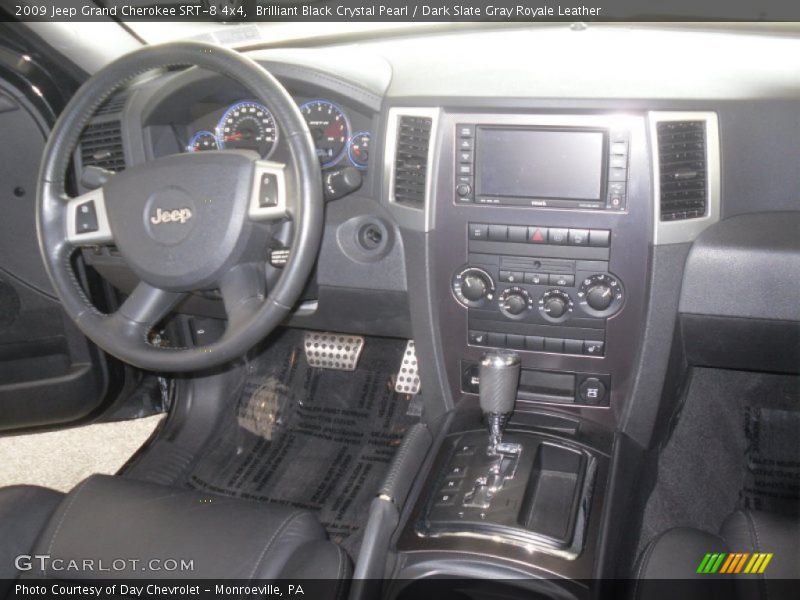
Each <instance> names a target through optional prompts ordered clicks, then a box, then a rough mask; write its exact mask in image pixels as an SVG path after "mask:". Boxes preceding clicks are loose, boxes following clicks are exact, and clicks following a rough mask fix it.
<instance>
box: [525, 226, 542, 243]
mask: <svg viewBox="0 0 800 600" xmlns="http://www.w3.org/2000/svg"><path fill="white" fill-rule="evenodd" d="M528 241H529V242H531V243H533V244H546V243H547V229H544V228H542V227H528Z"/></svg>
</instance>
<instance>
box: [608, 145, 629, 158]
mask: <svg viewBox="0 0 800 600" xmlns="http://www.w3.org/2000/svg"><path fill="white" fill-rule="evenodd" d="M611 154H616V155H617V156H620V155H621V156H627V154H628V144H627V143H625V142H613V143H612V144H611Z"/></svg>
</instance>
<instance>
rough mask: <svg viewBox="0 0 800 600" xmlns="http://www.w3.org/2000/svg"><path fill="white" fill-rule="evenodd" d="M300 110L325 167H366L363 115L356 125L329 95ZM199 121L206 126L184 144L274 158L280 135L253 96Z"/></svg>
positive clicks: (367, 142) (197, 149) (269, 114)
mask: <svg viewBox="0 0 800 600" xmlns="http://www.w3.org/2000/svg"><path fill="white" fill-rule="evenodd" d="M299 108H300V112H301V113H302V115H303V117H304V118H305V121H306V124H307V125H308V128H309V130H310V132H311V135H312V137H313V139H314V145H315V146H316V149H317V156H318V157H319V161H320V165H321V166H322V168H323V169H327V168H331V167H334V166H347V165H352V166H354V167H356V168H358V169H361V170H366V169H367V166H368V164H369V145H370V132H369V131H368V130H366V127H365V126H366V125H368V122H365V119H364V118H363V117H361V116H360V115H358V116H356V118H357V119H358V125H359V126H358V127H353V125H352V124H351V120H350V118H349V117H348V115H347V113H346V112H345V110H344V109H343V108H341V107H340V106H339V105H338V104H336V103H334V102H332V101H330V100H326V99H312V100H308V101H305V102H303V103H302V104H300V106H299ZM220 112H221V114H220ZM217 115H219V116H218V117H217ZM195 124H196V125H201V127H200V128H195V129H193V130H191V135H190V137H189V139H188V143H187V144H186V147H185V151H187V152H203V151H206V150H225V149H246V150H255V151H256V152H258V153H259V154H260V155H261V156H262V157H263V158H270V156H272V154H273V152H274V151H275V149H276V147H277V146H278V143H279V139H280V134H281V132H280V128H279V127H278V124H277V122H276V121H275V117H274V116H273V115H272V112H271V111H270V109H269V108H268V107H266V106H264V105H263V104H261V103H259V102H255V101H251V100H241V101H238V102H234V103H233V104H230V105H229V106H227V107H223V108H222V109H218V110H214V111H212V112H211V113H210V114H209V115H206V116H205V117H204V118H201V119H198V121H196V122H195ZM203 125H205V126H204V127H203Z"/></svg>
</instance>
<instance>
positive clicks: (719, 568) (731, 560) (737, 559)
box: [697, 552, 773, 574]
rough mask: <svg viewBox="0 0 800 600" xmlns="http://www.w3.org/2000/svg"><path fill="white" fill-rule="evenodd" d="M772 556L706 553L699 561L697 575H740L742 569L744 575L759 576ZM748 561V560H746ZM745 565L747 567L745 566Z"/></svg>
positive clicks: (769, 554) (763, 554)
mask: <svg viewBox="0 0 800 600" xmlns="http://www.w3.org/2000/svg"><path fill="white" fill-rule="evenodd" d="M772 556H773V554H772V553H771V552H770V553H765V552H756V553H754V554H750V553H749V552H734V553H731V554H728V553H726V552H715V553H711V552H710V553H708V554H706V555H705V556H704V557H703V560H702V561H700V565H699V566H698V567H697V573H704V574H705V573H708V574H713V573H725V574H731V573H741V572H742V569H744V572H745V573H750V574H761V573H763V572H764V571H765V570H766V568H767V565H768V564H769V562H770V561H771V560H772ZM748 559H749V560H748ZM745 564H746V565H747V566H745Z"/></svg>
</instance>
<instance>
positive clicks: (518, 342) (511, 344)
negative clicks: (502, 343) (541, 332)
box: [506, 333, 525, 350]
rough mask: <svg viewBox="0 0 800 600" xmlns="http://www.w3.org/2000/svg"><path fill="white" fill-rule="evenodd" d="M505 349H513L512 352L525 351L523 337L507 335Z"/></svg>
mask: <svg viewBox="0 0 800 600" xmlns="http://www.w3.org/2000/svg"><path fill="white" fill-rule="evenodd" d="M506 347H507V348H513V349H514V350H524V349H525V336H522V335H514V334H511V333H509V334H508V335H507V336H506Z"/></svg>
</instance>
